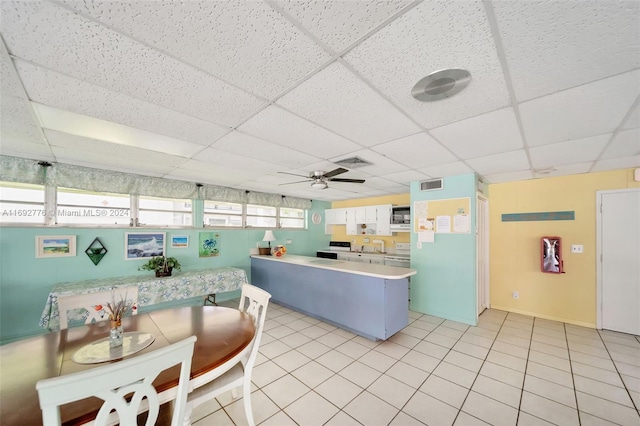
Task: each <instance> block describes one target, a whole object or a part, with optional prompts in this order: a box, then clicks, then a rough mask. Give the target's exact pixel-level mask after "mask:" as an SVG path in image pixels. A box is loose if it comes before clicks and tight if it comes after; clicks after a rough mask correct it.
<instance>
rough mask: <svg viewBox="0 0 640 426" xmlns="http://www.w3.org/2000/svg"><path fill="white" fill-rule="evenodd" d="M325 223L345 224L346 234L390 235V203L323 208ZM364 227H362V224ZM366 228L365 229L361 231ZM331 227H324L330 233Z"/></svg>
mask: <svg viewBox="0 0 640 426" xmlns="http://www.w3.org/2000/svg"><path fill="white" fill-rule="evenodd" d="M325 223H326V224H327V225H346V234H347V235H358V234H360V233H366V234H369V235H387V236H388V235H391V204H384V205H379V206H363V207H350V208H340V209H329V210H325ZM363 224H364V225H366V228H362V225H363ZM363 229H366V230H367V231H363ZM332 230H333V228H332V227H331V226H327V227H326V233H328V234H331V233H332Z"/></svg>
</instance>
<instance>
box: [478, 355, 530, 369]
mask: <svg viewBox="0 0 640 426" xmlns="http://www.w3.org/2000/svg"><path fill="white" fill-rule="evenodd" d="M487 361H489V362H492V363H494V364H498V365H501V366H503V367H507V368H510V369H512V370H516V371H522V372H524V371H525V368H526V367H527V360H526V359H523V358H519V357H516V356H513V355H509V354H505V353H503V352H498V351H494V350H491V351H490V352H489V355H488V356H487Z"/></svg>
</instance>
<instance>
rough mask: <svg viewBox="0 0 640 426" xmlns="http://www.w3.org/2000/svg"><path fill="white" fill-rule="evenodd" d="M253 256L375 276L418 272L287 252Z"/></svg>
mask: <svg viewBox="0 0 640 426" xmlns="http://www.w3.org/2000/svg"><path fill="white" fill-rule="evenodd" d="M251 257H252V258H256V259H264V260H269V261H272V262H284V263H290V264H292V265H302V266H309V267H311V268H321V269H328V270H331V271H337V272H347V273H351V274H358V275H367V276H370V277H375V278H384V279H389V280H397V279H400V278H406V277H410V276H412V275H415V274H416V270H415V269H411V268H397V267H395V266H385V265H375V264H371V263H359V262H347V261H343V260H334V259H324V258H321V257H310V256H297V255H293V254H287V255H285V256H283V257H276V256H260V255H252V256H251Z"/></svg>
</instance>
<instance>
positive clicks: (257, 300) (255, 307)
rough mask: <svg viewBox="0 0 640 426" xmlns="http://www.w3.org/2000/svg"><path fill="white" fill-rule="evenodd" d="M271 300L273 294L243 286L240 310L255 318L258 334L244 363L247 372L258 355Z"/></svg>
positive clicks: (254, 287)
mask: <svg viewBox="0 0 640 426" xmlns="http://www.w3.org/2000/svg"><path fill="white" fill-rule="evenodd" d="M269 299H271V294H269V293H268V292H266V291H264V290H262V289H261V288H258V287H256V286H253V285H251V284H243V286H242V293H241V295H240V306H239V308H238V309H240V310H241V311H243V312H246V313H247V314H249V315H250V316H251V317H252V318H253V324H254V325H255V326H256V334H255V336H254V337H253V340H252V341H251V343H250V344H251V345H252V347H251V350H250V351H249V352H248V356H247V357H246V359H244V360H243V361H242V364H243V365H244V368H245V370H250V369H251V368H252V367H253V364H254V362H255V359H256V357H257V355H258V348H259V346H260V339H261V338H262V329H263V328H264V321H265V319H266V316H267V306H268V305H269Z"/></svg>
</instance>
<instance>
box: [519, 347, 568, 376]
mask: <svg viewBox="0 0 640 426" xmlns="http://www.w3.org/2000/svg"><path fill="white" fill-rule="evenodd" d="M529 361H533V362H537V363H538V364H542V365H546V366H547V367H553V368H557V369H558V370H563V371H566V372H568V373H570V372H571V363H570V362H569V360H568V359H566V358H559V357H557V356H553V355H548V354H545V353H542V352H538V351H534V350H532V351H530V352H529Z"/></svg>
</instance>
